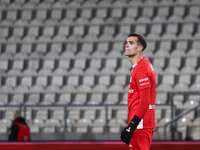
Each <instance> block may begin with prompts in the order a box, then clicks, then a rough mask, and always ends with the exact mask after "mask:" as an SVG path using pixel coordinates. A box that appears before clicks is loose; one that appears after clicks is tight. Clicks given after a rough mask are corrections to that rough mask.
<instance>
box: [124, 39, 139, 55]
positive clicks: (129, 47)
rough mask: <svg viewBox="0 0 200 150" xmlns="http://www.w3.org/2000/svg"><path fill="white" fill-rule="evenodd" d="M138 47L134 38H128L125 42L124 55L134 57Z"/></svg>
mask: <svg viewBox="0 0 200 150" xmlns="http://www.w3.org/2000/svg"><path fill="white" fill-rule="evenodd" d="M138 47H139V45H138V38H137V37H135V36H130V37H128V38H127V40H126V45H125V52H124V55H126V56H135V55H136V54H137V51H138Z"/></svg>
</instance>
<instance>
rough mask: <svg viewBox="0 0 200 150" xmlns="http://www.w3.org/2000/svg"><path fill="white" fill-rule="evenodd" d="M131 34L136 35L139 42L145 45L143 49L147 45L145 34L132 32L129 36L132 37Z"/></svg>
mask: <svg viewBox="0 0 200 150" xmlns="http://www.w3.org/2000/svg"><path fill="white" fill-rule="evenodd" d="M130 36H136V37H137V38H138V41H139V43H141V44H142V46H143V50H144V49H145V48H146V47H147V42H146V40H145V39H144V37H143V36H141V35H139V34H136V33H131V34H129V36H128V37H130Z"/></svg>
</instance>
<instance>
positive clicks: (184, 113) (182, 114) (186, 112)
mask: <svg viewBox="0 0 200 150" xmlns="http://www.w3.org/2000/svg"><path fill="white" fill-rule="evenodd" d="M199 106H200V104H199V105H197V106H195V107H193V108H191V109H189V110H187V111H185V112H183V113H181V114H179V115H177V116H176V117H175V118H174V119H172V120H170V121H169V122H167V123H166V124H165V125H164V139H165V140H166V136H167V135H166V127H167V126H168V125H169V124H171V123H172V122H174V121H177V120H178V119H180V118H181V117H183V116H185V115H186V114H188V113H190V112H191V111H193V110H194V109H196V108H198V107H199Z"/></svg>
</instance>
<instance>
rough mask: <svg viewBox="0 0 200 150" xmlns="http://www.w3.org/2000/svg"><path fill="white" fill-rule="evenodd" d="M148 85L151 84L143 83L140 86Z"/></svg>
mask: <svg viewBox="0 0 200 150" xmlns="http://www.w3.org/2000/svg"><path fill="white" fill-rule="evenodd" d="M146 84H149V82H146V83H142V84H140V86H142V85H146Z"/></svg>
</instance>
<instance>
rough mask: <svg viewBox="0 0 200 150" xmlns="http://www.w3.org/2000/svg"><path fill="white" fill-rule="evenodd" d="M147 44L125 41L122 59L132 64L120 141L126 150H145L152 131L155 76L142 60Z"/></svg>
mask: <svg viewBox="0 0 200 150" xmlns="http://www.w3.org/2000/svg"><path fill="white" fill-rule="evenodd" d="M146 46H147V44H146V41H145V39H144V38H143V37H142V36H141V35H138V34H130V35H129V36H128V38H127V40H126V45H125V52H124V55H126V56H128V57H129V61H130V63H131V64H132V72H131V75H130V82H129V89H128V110H129V113H128V126H127V127H126V128H124V129H123V131H122V132H121V140H122V141H123V142H124V143H126V144H128V145H129V148H130V150H149V148H150V146H151V141H152V138H153V133H154V128H155V95H156V76H155V71H154V69H153V66H152V65H151V63H150V62H149V61H148V60H146V58H144V57H143V56H142V52H143V51H144V49H145V48H146Z"/></svg>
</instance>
